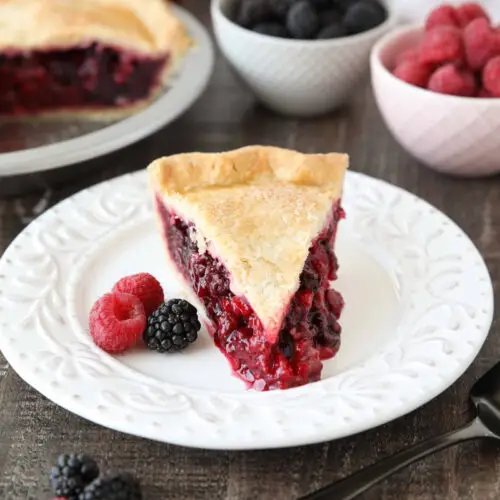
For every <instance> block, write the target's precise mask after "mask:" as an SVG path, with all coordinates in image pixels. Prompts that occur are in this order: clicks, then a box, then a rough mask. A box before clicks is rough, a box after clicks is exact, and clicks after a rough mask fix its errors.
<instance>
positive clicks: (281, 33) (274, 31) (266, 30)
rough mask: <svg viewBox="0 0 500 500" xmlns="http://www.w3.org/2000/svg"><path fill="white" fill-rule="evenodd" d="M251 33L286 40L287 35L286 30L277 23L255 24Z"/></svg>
mask: <svg viewBox="0 0 500 500" xmlns="http://www.w3.org/2000/svg"><path fill="white" fill-rule="evenodd" d="M253 31H255V32H256V33H261V34H262V35H268V36H277V37H280V38H286V37H287V36H288V33H287V31H286V28H285V27H284V26H283V25H282V24H279V23H261V24H257V25H256V26H255V27H254V29H253Z"/></svg>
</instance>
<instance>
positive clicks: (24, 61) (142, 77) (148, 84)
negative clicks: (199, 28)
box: [0, 43, 169, 115]
mask: <svg viewBox="0 0 500 500" xmlns="http://www.w3.org/2000/svg"><path fill="white" fill-rule="evenodd" d="M168 59H169V57H168V56H161V57H150V56H145V55H141V54H139V53H135V52H133V51H128V50H124V49H121V48H117V47H113V46H111V45H104V44H100V43H91V44H89V45H85V46H78V47H72V48H53V49H49V50H32V51H16V50H8V51H5V52H3V53H2V54H0V95H1V98H0V114H8V115H24V114H33V113H40V112H47V111H56V110H61V109H69V110H71V109H75V108H86V109H95V110H99V109H101V108H106V107H110V106H113V107H127V106H130V105H133V104H136V103H139V102H140V101H143V100H146V99H148V98H149V97H151V96H152V94H153V92H154V91H155V90H156V89H157V88H158V87H159V85H160V83H161V75H162V72H163V71H164V69H165V66H166V64H167V63H168Z"/></svg>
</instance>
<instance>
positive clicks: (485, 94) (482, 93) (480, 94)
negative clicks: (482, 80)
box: [477, 88, 493, 99]
mask: <svg viewBox="0 0 500 500" xmlns="http://www.w3.org/2000/svg"><path fill="white" fill-rule="evenodd" d="M477 96H478V97H480V98H482V99H491V98H492V97H493V96H492V95H491V94H490V93H489V92H488V91H487V90H486V89H485V88H481V89H480V90H479V92H478V93H477Z"/></svg>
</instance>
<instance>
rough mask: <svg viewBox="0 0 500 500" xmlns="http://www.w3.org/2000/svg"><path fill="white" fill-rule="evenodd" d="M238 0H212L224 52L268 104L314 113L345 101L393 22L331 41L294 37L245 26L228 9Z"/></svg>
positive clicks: (283, 109)
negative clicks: (239, 24) (239, 23)
mask: <svg viewBox="0 0 500 500" xmlns="http://www.w3.org/2000/svg"><path fill="white" fill-rule="evenodd" d="M234 1H235V0H212V21H213V25H214V31H215V36H216V39H217V42H218V44H219V47H220V48H221V50H222V53H223V54H224V56H225V57H226V59H227V60H228V61H229V63H230V64H231V66H232V67H233V69H234V70H235V71H236V73H237V74H238V75H239V76H240V78H241V79H242V81H243V82H244V83H245V84H246V85H247V86H248V87H249V88H250V90H251V91H253V93H254V94H255V95H256V96H257V98H258V99H259V100H260V101H261V102H262V103H263V104H264V105H266V106H267V107H269V108H271V109H273V110H275V111H277V112H279V113H283V114H287V115H293V116H302V117H307V116H315V115H319V114H322V113H326V112H328V111H331V110H332V109H334V108H336V107H338V106H340V105H341V104H343V103H344V102H345V100H346V98H347V97H348V95H349V94H350V93H352V92H353V91H354V87H355V85H356V84H357V83H358V82H359V81H360V80H362V77H363V75H364V73H365V71H366V70H367V69H368V67H369V57H370V50H371V48H372V47H373V44H374V43H375V42H376V41H377V40H378V39H379V38H380V37H381V36H382V35H383V34H384V33H385V32H386V31H387V30H388V29H389V28H390V27H391V26H392V25H393V23H394V19H393V16H392V15H391V14H389V18H388V19H387V20H386V21H385V22H384V23H383V24H381V25H380V26H377V27H376V28H374V29H372V30H369V31H366V32H364V33H360V34H359V35H354V36H350V37H345V38H339V39H333V40H290V39H283V38H276V37H271V36H266V35H261V34H259V33H254V32H252V31H250V30H247V29H244V28H242V27H240V26H238V25H237V24H236V23H234V22H233V21H231V20H230V19H229V17H228V14H229V12H230V10H231V8H232V6H233V5H234Z"/></svg>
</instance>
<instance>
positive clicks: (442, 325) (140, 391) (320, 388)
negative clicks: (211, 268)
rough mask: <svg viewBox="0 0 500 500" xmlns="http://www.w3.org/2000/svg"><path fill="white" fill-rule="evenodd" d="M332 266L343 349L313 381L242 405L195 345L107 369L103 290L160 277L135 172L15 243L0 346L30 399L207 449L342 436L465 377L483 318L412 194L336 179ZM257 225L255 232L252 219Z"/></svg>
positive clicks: (480, 265)
mask: <svg viewBox="0 0 500 500" xmlns="http://www.w3.org/2000/svg"><path fill="white" fill-rule="evenodd" d="M344 207H345V209H346V212H347V214H348V218H347V220H345V221H343V222H342V223H341V229H340V231H339V237H338V243H337V253H338V256H339V261H340V263H341V270H340V279H339V281H338V288H339V289H340V291H341V292H342V293H343V294H344V297H345V299H346V303H347V306H346V309H345V312H344V316H343V345H342V348H341V351H340V353H339V354H338V356H337V357H336V358H335V359H334V360H331V361H328V362H327V363H325V369H324V374H323V379H322V380H321V381H320V382H317V383H313V384H309V385H307V386H304V387H301V388H297V389H291V390H287V391H281V392H280V391H273V392H267V393H258V392H253V391H247V390H245V388H244V387H243V384H242V383H241V382H240V381H239V380H237V379H235V378H234V377H232V376H231V375H230V371H229V367H228V364H227V362H226V360H225V359H224V357H223V356H222V354H220V353H219V351H218V350H217V349H216V348H215V347H214V345H213V344H212V341H211V339H210V338H209V337H208V334H206V332H202V334H201V337H200V339H199V340H198V342H197V343H196V344H194V345H193V346H192V347H191V348H189V349H188V350H187V351H185V352H184V353H181V354H175V355H160V354H157V353H154V352H150V351H147V350H146V349H144V350H137V351H135V352H132V353H128V354H125V355H122V356H120V357H111V356H108V355H107V354H105V353H104V352H102V351H100V350H99V349H97V348H96V347H95V346H94V345H93V344H92V342H91V340H90V338H89V336H88V334H87V332H86V329H87V327H86V324H87V315H88V312H89V310H90V308H91V306H92V303H93V302H94V301H95V299H97V297H98V296H100V295H101V294H103V293H105V292H107V291H109V290H110V289H111V287H112V285H113V284H114V282H115V281H116V280H118V279H119V278H121V277H122V276H125V275H127V274H131V273H134V272H139V271H147V272H151V273H153V274H154V275H156V276H157V277H158V278H159V279H160V280H161V282H162V283H163V284H164V286H165V288H166V289H167V291H168V296H169V297H172V296H182V294H183V291H182V289H179V288H178V286H177V285H176V284H175V283H174V282H173V278H172V277H171V276H168V275H167V274H166V270H165V269H166V268H165V266H164V256H163V249H162V245H161V242H160V238H159V236H158V235H157V232H156V228H155V225H154V222H153V214H152V210H151V205H150V203H149V201H148V194H147V189H146V176H145V173H144V172H140V173H136V174H133V175H128V176H124V177H119V178H117V179H114V180H112V181H109V182H105V183H103V184H99V185H97V186H94V187H92V188H91V189H87V190H85V191H83V192H81V193H79V194H77V195H75V196H73V197H71V198H69V199H67V200H65V201H63V202H62V203H60V204H59V205H57V206H55V207H54V208H52V209H51V210H49V211H48V212H46V213H45V214H44V215H42V216H41V217H40V218H38V219H37V220H35V221H34V222H33V223H32V224H31V225H30V226H29V227H28V228H27V229H25V230H24V231H23V232H22V233H21V234H20V235H19V236H18V237H17V238H16V240H15V241H14V242H13V243H12V245H11V246H10V247H9V248H8V249H7V251H6V252H5V254H4V255H3V257H2V258H1V260H0V348H1V349H2V351H3V353H4V355H5V357H6V358H7V360H8V361H9V362H10V364H11V365H12V367H13V368H14V370H16V371H17V372H18V373H19V375H20V376H21V377H22V378H23V379H24V380H25V381H26V382H28V383H29V384H30V385H32V386H33V387H34V388H36V389H37V390H38V391H40V392H41V393H42V394H44V395H45V396H46V397H48V398H49V399H51V400H52V401H54V402H55V403H57V404H59V405H61V406H62V407H64V408H66V409H68V410H69V411H72V412H74V413H76V414H78V415H80V416H82V417H84V418H87V419H89V420H92V421H94V422H96V423H99V424H101V425H103V426H106V427H110V428H112V429H116V430H119V431H122V432H127V433H130V434H135V435H138V436H143V437H146V438H150V439H155V440H159V441H165V442H169V443H175V444H179V445H184V446H191V447H202V448H212V449H254V448H272V447H285V446H292V445H303V444H309V443H314V442H320V441H326V440H331V439H335V438H340V437H343V436H347V435H350V434H354V433H357V432H360V431H364V430H366V429H370V428H372V427H375V426H378V425H380V424H383V423H385V422H388V421H390V420H392V419H394V418H396V417H399V416H401V415H404V414H406V413H408V412H410V411H412V410H414V409H415V408H417V407H419V406H420V405H422V404H424V403H425V402H427V401H429V400H430V399H432V398H434V397H435V396H437V395H438V394H439V393H441V392H442V391H443V390H445V389H446V388H447V387H448V386H449V385H450V384H452V383H453V382H454V381H455V380H456V379H457V378H458V377H459V376H460V375H461V374H462V373H463V372H464V371H465V369H466V368H467V367H468V366H469V365H470V363H471V362H472V360H473V359H474V357H475V356H476V355H477V353H478V351H479V349H480V347H481V346H482V344H483V342H484V340H485V338H486V336H487V334H488V329H489V327H490V325H491V321H492V315H493V292H492V285H491V281H490V278H489V275H488V271H487V269H486V267H485V264H484V262H483V260H482V258H481V256H480V255H479V253H478V251H477V250H476V248H475V247H474V245H473V244H472V242H471V241H470V240H469V239H468V238H467V236H466V235H465V234H464V233H463V232H462V231H461V230H460V229H459V228H458V227H457V226H456V225H455V224H454V223H453V222H452V221H451V220H450V219H448V218H447V217H446V216H445V215H443V214H442V213H440V212H438V211H437V210H436V209H435V208H433V207H431V206H430V205H428V204H427V203H426V202H424V201H422V200H420V199H418V198H416V197H415V196H413V195H411V194H409V193H407V192H405V191H403V190H401V189H398V188H396V187H394V186H391V185H389V184H386V183H384V182H381V181H378V180H375V179H372V178H369V177H367V176H364V175H361V174H357V173H349V174H348V176H347V182H346V192H345V196H344ZM263 223H264V221H263Z"/></svg>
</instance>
